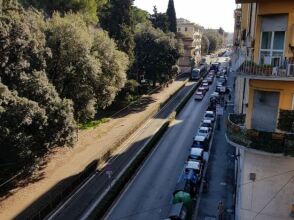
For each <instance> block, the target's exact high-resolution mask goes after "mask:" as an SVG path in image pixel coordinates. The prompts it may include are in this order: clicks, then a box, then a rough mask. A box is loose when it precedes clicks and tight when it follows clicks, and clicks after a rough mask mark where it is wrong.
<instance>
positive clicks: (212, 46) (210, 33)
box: [203, 29, 223, 53]
mask: <svg viewBox="0 0 294 220" xmlns="http://www.w3.org/2000/svg"><path fill="white" fill-rule="evenodd" d="M203 35H204V36H205V37H207V38H208V40H209V53H212V52H214V51H216V50H218V49H220V48H221V46H222V44H223V37H222V36H221V35H220V34H219V33H218V30H214V29H206V30H205V31H204V33H203Z"/></svg>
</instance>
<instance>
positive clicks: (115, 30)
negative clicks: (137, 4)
mask: <svg viewBox="0 0 294 220" xmlns="http://www.w3.org/2000/svg"><path fill="white" fill-rule="evenodd" d="M132 5H133V0H109V2H108V4H106V5H105V7H104V8H103V9H102V10H101V13H100V25H101V27H102V28H103V29H104V30H106V31H108V33H109V35H110V37H111V38H114V39H115V40H116V43H117V46H118V48H119V49H120V50H122V51H123V52H125V53H126V54H128V56H129V58H130V61H131V62H132V61H133V57H134V52H133V51H134V46H135V45H134V21H133V16H132Z"/></svg>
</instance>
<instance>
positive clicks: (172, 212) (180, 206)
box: [168, 202, 184, 217]
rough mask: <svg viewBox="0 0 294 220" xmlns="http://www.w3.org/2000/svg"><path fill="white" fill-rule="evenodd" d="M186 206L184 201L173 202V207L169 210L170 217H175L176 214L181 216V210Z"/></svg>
mask: <svg viewBox="0 0 294 220" xmlns="http://www.w3.org/2000/svg"><path fill="white" fill-rule="evenodd" d="M183 207H184V203H183V202H182V203H176V204H173V205H172V207H171V208H170V211H169V214H168V215H169V217H175V216H180V215H181V211H182V209H183Z"/></svg>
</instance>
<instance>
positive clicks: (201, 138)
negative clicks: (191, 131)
mask: <svg viewBox="0 0 294 220" xmlns="http://www.w3.org/2000/svg"><path fill="white" fill-rule="evenodd" d="M194 141H201V142H202V141H205V137H204V136H201V135H196V136H195V137H194Z"/></svg>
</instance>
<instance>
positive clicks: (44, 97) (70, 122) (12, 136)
mask: <svg viewBox="0 0 294 220" xmlns="http://www.w3.org/2000/svg"><path fill="white" fill-rule="evenodd" d="M44 26H45V23H44V18H43V17H42V15H41V14H39V13H37V12H34V11H32V10H27V11H26V10H23V9H22V8H18V6H17V5H13V7H12V5H9V7H8V8H6V7H5V8H4V9H3V14H2V15H1V17H0V40H1V44H0V53H1V56H0V78H1V82H0V146H1V155H0V161H1V163H8V164H11V165H10V166H9V167H8V169H4V170H2V171H1V174H3V175H4V176H5V177H6V178H7V177H9V176H11V175H15V174H16V173H18V172H19V171H20V170H23V169H24V170H25V171H26V172H30V171H31V170H33V168H34V167H35V166H34V165H35V164H38V160H39V158H40V157H42V156H44V155H45V154H46V153H48V151H49V149H50V148H53V147H57V146H65V145H73V143H74V141H75V140H76V131H77V125H76V122H75V120H74V117H73V107H72V102H71V101H69V100H67V99H61V98H60V96H59V94H58V93H57V91H56V90H55V87H54V86H53V85H52V83H51V82H49V80H48V78H47V74H46V72H45V69H46V59H47V58H48V57H50V56H51V51H50V49H49V48H47V47H46V39H45V35H44V33H43V32H42V28H43V27H44Z"/></svg>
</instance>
